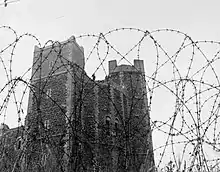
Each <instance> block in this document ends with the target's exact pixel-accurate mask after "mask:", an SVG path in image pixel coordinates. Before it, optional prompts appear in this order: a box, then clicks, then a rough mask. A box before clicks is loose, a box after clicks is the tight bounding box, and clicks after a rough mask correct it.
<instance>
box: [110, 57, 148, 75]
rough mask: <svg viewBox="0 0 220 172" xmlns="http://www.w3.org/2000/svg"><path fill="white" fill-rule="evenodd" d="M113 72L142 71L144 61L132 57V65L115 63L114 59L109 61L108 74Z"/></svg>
mask: <svg viewBox="0 0 220 172" xmlns="http://www.w3.org/2000/svg"><path fill="white" fill-rule="evenodd" d="M115 72H141V73H143V74H144V73H145V72H144V61H143V60H139V59H134V65H124V64H122V65H119V66H118V65H117V61H116V60H111V61H109V75H110V74H111V73H115Z"/></svg>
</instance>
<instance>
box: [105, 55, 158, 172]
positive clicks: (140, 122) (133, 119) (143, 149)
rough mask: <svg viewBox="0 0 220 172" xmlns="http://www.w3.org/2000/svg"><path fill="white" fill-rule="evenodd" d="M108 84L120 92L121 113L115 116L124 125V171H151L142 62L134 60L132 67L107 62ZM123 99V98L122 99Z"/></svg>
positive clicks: (151, 163)
mask: <svg viewBox="0 0 220 172" xmlns="http://www.w3.org/2000/svg"><path fill="white" fill-rule="evenodd" d="M108 79H109V81H110V82H111V84H112V85H117V87H119V88H121V91H120V99H121V102H120V104H121V106H122V111H121V112H119V113H116V116H118V118H119V119H121V121H123V123H124V128H125V129H124V132H125V134H124V136H125V138H124V139H125V142H124V144H125V145H124V147H125V152H124V153H125V155H126V154H129V155H130V157H131V158H128V159H127V160H126V162H125V163H126V164H125V166H129V167H128V168H127V169H128V171H140V170H142V171H147V170H149V171H154V165H155V164H154V155H153V143H152V134H151V128H150V116H149V109H148V102H147V90H146V83H145V71H144V63H143V60H138V59H136V60H134V65H119V66H118V65H117V62H116V60H113V61H110V62H109V76H108ZM123 96H124V98H123Z"/></svg>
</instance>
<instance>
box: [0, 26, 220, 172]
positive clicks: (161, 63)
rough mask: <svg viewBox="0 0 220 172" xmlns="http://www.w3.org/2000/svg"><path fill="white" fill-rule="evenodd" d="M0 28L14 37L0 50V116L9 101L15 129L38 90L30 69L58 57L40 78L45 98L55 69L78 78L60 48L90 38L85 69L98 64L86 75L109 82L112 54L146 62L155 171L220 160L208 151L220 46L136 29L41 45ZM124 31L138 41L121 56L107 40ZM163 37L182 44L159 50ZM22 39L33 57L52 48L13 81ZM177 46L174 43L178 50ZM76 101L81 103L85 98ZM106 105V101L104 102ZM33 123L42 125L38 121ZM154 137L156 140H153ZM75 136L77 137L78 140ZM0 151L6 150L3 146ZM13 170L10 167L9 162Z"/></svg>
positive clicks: (207, 167)
mask: <svg viewBox="0 0 220 172" xmlns="http://www.w3.org/2000/svg"><path fill="white" fill-rule="evenodd" d="M2 29H5V30H7V31H10V32H11V33H12V34H13V36H14V41H13V42H11V43H9V44H8V45H6V46H5V47H0V48H1V49H0V61H1V66H2V68H3V71H4V76H5V78H6V83H2V85H1V88H0V89H1V90H0V95H1V96H0V97H1V98H2V100H3V101H2V102H1V106H0V114H1V116H4V120H5V118H6V116H8V114H7V108H8V106H9V104H10V100H13V101H14V103H13V105H14V106H15V109H14V110H15V111H16V114H17V121H18V126H22V125H24V124H23V121H22V120H21V114H24V113H25V112H24V109H23V106H24V104H25V101H26V100H25V96H26V95H27V94H28V92H29V91H30V90H35V89H37V87H36V88H34V87H33V84H32V81H33V80H34V77H35V74H36V73H33V74H32V76H31V78H30V79H29V80H28V79H26V78H25V77H26V76H27V75H28V73H30V72H31V70H33V69H34V68H35V70H33V71H35V72H37V71H38V70H41V68H42V65H43V63H44V62H45V61H47V60H48V57H49V56H50V55H51V54H53V53H56V54H57V56H56V59H54V64H53V66H52V68H51V71H50V72H49V74H48V77H47V78H42V79H41V80H42V82H41V84H42V85H41V86H40V92H41V93H40V95H47V93H46V92H45V91H44V90H45V88H46V87H47V84H48V82H49V81H50V79H51V78H53V77H54V74H55V72H56V71H59V69H60V68H62V67H65V68H66V70H67V73H69V74H70V75H71V77H79V76H75V74H74V73H73V72H72V71H71V68H69V66H72V65H73V64H71V62H70V61H69V60H68V59H66V58H65V57H64V56H63V55H62V49H64V47H65V45H67V44H68V43H70V42H74V41H75V40H76V41H77V42H82V43H83V41H84V40H85V42H84V43H86V40H88V39H90V40H93V41H94V42H95V43H94V44H91V45H89V47H86V46H85V47H84V51H85V66H86V67H90V66H93V67H94V63H93V64H92V62H91V61H93V62H94V61H97V62H96V64H95V67H94V69H92V70H91V71H88V72H89V73H91V74H92V75H97V76H98V75H99V72H101V73H102V75H104V77H105V78H108V73H107V70H106V64H107V62H108V61H109V60H111V59H112V56H113V55H114V56H115V59H116V60H117V62H118V64H120V63H122V62H125V63H127V64H129V65H131V66H133V63H132V62H131V58H130V57H129V55H130V54H132V53H134V54H135V55H134V54H133V58H132V59H142V60H144V61H145V62H146V63H145V74H144V75H143V76H142V77H143V78H144V80H145V82H146V86H147V97H148V106H149V111H150V114H151V124H150V125H151V131H152V133H153V145H154V156H155V166H156V168H158V169H161V170H162V167H164V166H166V164H168V161H170V162H173V164H175V167H173V168H174V169H176V170H178V169H179V170H180V169H183V168H185V170H187V171H213V170H214V169H215V170H216V169H217V168H219V165H218V164H219V158H216V157H215V156H213V152H214V154H218V153H219V152H220V147H219V140H220V130H219V127H218V124H219V107H220V103H219V99H220V97H219V96H220V95H219V94H220V81H219V75H218V73H219V72H220V71H218V66H217V64H218V60H219V58H220V57H219V54H220V42H218V41H206V40H205V41H197V40H193V39H192V38H191V37H190V36H189V35H187V34H185V33H183V32H181V31H178V30H174V29H158V30H154V31H148V30H141V29H138V28H119V29H114V30H111V31H108V32H106V33H99V34H97V35H95V34H86V35H80V36H77V37H75V38H74V39H75V40H73V39H69V40H67V41H66V42H64V43H63V42H58V41H52V40H49V41H47V42H46V43H45V44H44V45H43V46H42V44H41V43H40V40H39V39H38V38H37V37H36V36H34V35H32V34H29V33H25V34H23V35H20V36H19V35H18V34H17V33H16V31H15V30H13V29H12V28H11V27H8V26H2V27H0V32H1V30H2ZM125 32H127V33H128V35H129V34H130V33H136V34H137V37H139V39H138V41H137V42H135V43H133V45H132V46H131V47H129V49H128V50H127V51H126V52H125V53H122V52H121V51H120V50H119V49H120V47H117V46H115V45H114V43H112V42H111V38H110V37H111V36H114V35H115V34H119V35H120V34H121V33H125ZM166 34H167V35H169V34H173V35H175V36H176V37H178V38H179V37H181V41H178V42H177V43H176V42H170V43H169V45H165V46H164V45H162V43H161V42H163V40H162V39H163V35H166ZM140 35H141V36H140ZM158 35H161V37H159V38H157V37H158ZM24 37H28V38H31V39H32V40H34V41H35V42H36V44H37V45H38V46H39V52H35V53H39V54H40V57H42V54H43V50H44V49H46V47H48V46H50V47H51V49H50V51H49V52H48V54H47V55H46V56H45V58H44V59H42V58H38V59H37V60H36V61H34V63H33V66H31V67H29V68H27V70H26V71H24V72H23V74H22V75H21V76H16V77H15V76H14V75H13V70H14V68H13V67H12V64H13V61H14V58H15V56H16V53H15V50H16V49H17V47H18V44H19V43H20V42H22V39H23V38H24ZM116 41H119V38H117V39H116ZM120 41H121V40H120ZM126 41H127V40H126ZM129 41H132V40H129ZM148 44H150V45H151V46H152V47H153V48H152V47H151V49H150V48H148V46H146V45H148ZM176 44H179V46H178V47H177V48H176ZM206 45H211V46H217V48H216V51H215V52H213V54H214V55H209V54H207V53H206V50H205V48H202V47H203V46H206ZM166 46H170V47H171V48H172V47H175V48H173V49H175V50H173V51H174V53H172V55H171V53H170V52H169V51H168V50H166ZM103 49H104V50H103ZM145 49H147V50H149V52H150V53H152V54H151V55H153V57H151V58H152V59H154V60H155V61H154V62H152V61H151V60H149V57H147V58H144V55H146V54H144V55H142V54H141V53H142V52H144V51H145ZM186 51H187V52H188V54H186V55H185V54H184V53H185V52H186ZM7 52H9V54H8V55H9V57H10V58H9V64H7V63H6V62H7V59H6V58H5V57H6V53H7ZM150 53H149V54H150ZM182 54H183V55H182ZM29 58H30V57H29ZM57 60H60V61H61V65H60V66H58V67H56V66H55V64H56V61H57ZM148 60H149V61H148ZM39 61H40V63H39ZM38 63H39V64H40V65H38V66H37V68H36V64H38ZM78 67H79V66H78ZM148 67H149V68H148ZM80 70H83V69H80ZM86 72H87V71H86ZM80 77H81V78H80ZM80 77H79V78H80V79H81V80H82V81H83V80H84V78H83V77H82V76H80ZM89 83H90V81H85V82H84V81H83V84H84V85H88V84H89ZM19 84H24V86H25V87H24V88H23V90H22V92H21V97H20V98H18V96H17V95H16V93H17V92H16V89H17V88H19V86H20V85H19ZM97 85H98V84H97V83H96V82H95V81H94V83H93V86H92V87H93V88H95V87H96V86H97ZM18 90H19V89H18ZM33 92H34V91H33ZM34 96H35V97H37V98H36V99H37V100H38V101H39V102H38V103H42V102H41V101H43V100H42V98H39V97H38V96H37V95H34ZM143 96H145V95H143ZM49 98H50V100H51V101H52V102H53V103H55V104H56V105H57V106H58V107H59V109H60V110H61V111H62V114H63V115H64V116H65V117H66V118H67V119H68V120H69V122H70V121H71V119H70V117H69V116H68V115H66V114H65V112H64V111H63V107H61V106H60V105H59V103H58V102H56V100H55V99H53V98H52V97H50V96H49ZM166 98H167V99H168V100H170V102H169V101H168V100H167V101H166ZM160 99H161V100H160ZM80 101H81V102H83V101H84V100H80ZM109 101H111V100H110V99H109ZM112 103H113V104H114V102H112ZM166 105H168V106H169V108H168V110H167V111H163V112H162V111H161V110H160V107H161V106H166ZM114 106H115V109H117V107H116V104H114ZM158 113H162V114H158ZM161 116H162V117H161ZM162 119H163V120H162ZM38 120H39V123H40V125H41V126H42V127H43V122H42V117H41V118H39V119H38ZM120 120H121V119H120ZM41 134H42V133H40V135H41ZM158 136H159V137H160V140H158ZM77 137H79V138H80V139H82V138H81V136H77ZM91 137H92V136H91ZM82 140H83V139H82ZM47 141H48V142H51V143H52V144H53V145H56V144H55V140H53V139H47ZM84 141H85V140H84ZM84 141H82V142H84ZM87 143H88V141H87ZM4 144H5V143H4ZM28 144H32V142H27V143H26V144H25V145H28ZM88 144H89V143H88ZM3 147H4V149H6V146H3ZM208 147H209V148H208ZM210 148H211V149H210ZM24 150H25V149H24ZM180 150H181V151H180ZM24 152H25V151H22V152H21V153H20V156H18V157H19V158H18V159H17V160H16V162H18V161H19V159H22V157H23V156H24ZM2 156H3V155H2ZM184 161H186V162H187V163H186V164H187V167H184ZM12 169H13V170H14V169H15V165H14V164H13V168H12Z"/></svg>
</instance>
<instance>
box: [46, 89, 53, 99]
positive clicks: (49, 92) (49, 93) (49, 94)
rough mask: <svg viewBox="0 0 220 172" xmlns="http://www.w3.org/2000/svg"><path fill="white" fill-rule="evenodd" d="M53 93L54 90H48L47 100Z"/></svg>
mask: <svg viewBox="0 0 220 172" xmlns="http://www.w3.org/2000/svg"><path fill="white" fill-rule="evenodd" d="M51 93H52V89H51V88H49V89H47V92H46V96H47V98H49V97H51V95H52V94H51Z"/></svg>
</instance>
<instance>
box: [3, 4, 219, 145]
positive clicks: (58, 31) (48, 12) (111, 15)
mask: <svg viewBox="0 0 220 172" xmlns="http://www.w3.org/2000/svg"><path fill="white" fill-rule="evenodd" d="M1 2H2V3H3V0H1ZM219 6H220V1H219V0H210V1H208V0H108V1H107V0H87V1H86V0H78V1H76V0H20V1H18V2H14V3H10V4H9V5H8V6H7V7H4V5H1V6H0V26H3V25H6V26H10V27H11V28H13V29H14V30H15V31H16V32H17V33H18V34H19V35H20V34H24V33H31V34H33V35H35V36H36V37H37V38H38V39H39V40H40V41H41V43H45V42H46V41H47V40H49V39H52V40H58V41H64V40H66V39H68V38H69V37H70V36H72V35H75V36H78V35H82V34H88V33H96V34H98V33H100V32H103V33H105V32H107V31H109V30H112V29H115V28H122V27H134V28H140V29H143V30H149V31H153V30H156V29H162V28H170V29H176V30H180V31H182V32H184V33H187V34H188V35H190V36H191V37H192V38H193V39H194V40H215V41H220V22H219V16H220V10H219ZM11 35H12V34H11V33H9V32H8V31H6V30H0V49H2V48H4V47H5V46H6V45H8V44H9V43H10V42H11V40H12V38H11ZM123 38H124V37H123ZM131 38H132V39H133V36H132V37H131ZM129 41H132V40H131V39H129V37H127V38H126V37H125V39H120V40H119V39H118V40H117V41H116V43H117V42H122V43H121V44H120V45H124V44H125V43H126V42H129ZM168 43H169V38H168ZM36 44H37V42H36V41H33V40H24V41H23V43H21V45H19V46H18V48H17V49H18V50H17V58H16V59H14V63H13V76H19V75H20V74H21V73H22V72H24V71H25V70H27V68H28V67H30V66H31V63H32V58H33V47H34V45H36ZM126 45H127V44H126ZM131 45H132V44H131ZM169 46H173V45H172V44H171V42H170V45H169ZM142 59H144V60H145V61H148V58H147V57H145V58H144V57H142ZM149 61H150V60H149ZM145 66H146V69H145V70H146V71H148V70H149V71H150V69H148V68H147V65H145ZM0 71H1V73H0V76H1V81H0V84H1V85H0V87H1V88H2V86H3V85H4V84H5V83H6V78H5V77H4V73H3V69H2V66H0ZM26 102H27V101H26ZM158 102H159V101H158ZM24 106H25V105H24ZM160 106H161V108H162V107H163V105H162V104H160ZM163 108H164V109H163ZM163 108H162V109H163V110H165V111H166V107H165V106H164V107H163ZM14 113H16V110H14V109H13V108H9V109H8V113H7V116H9V115H8V114H10V117H6V123H7V124H9V125H10V127H15V126H16V125H17V116H14ZM160 115H161V114H158V113H156V114H155V116H157V117H159V118H160ZM162 115H164V114H162ZM163 117H164V116H163ZM166 117H168V116H166ZM2 120H3V119H2ZM157 141H158V140H156V141H155V142H157Z"/></svg>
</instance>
